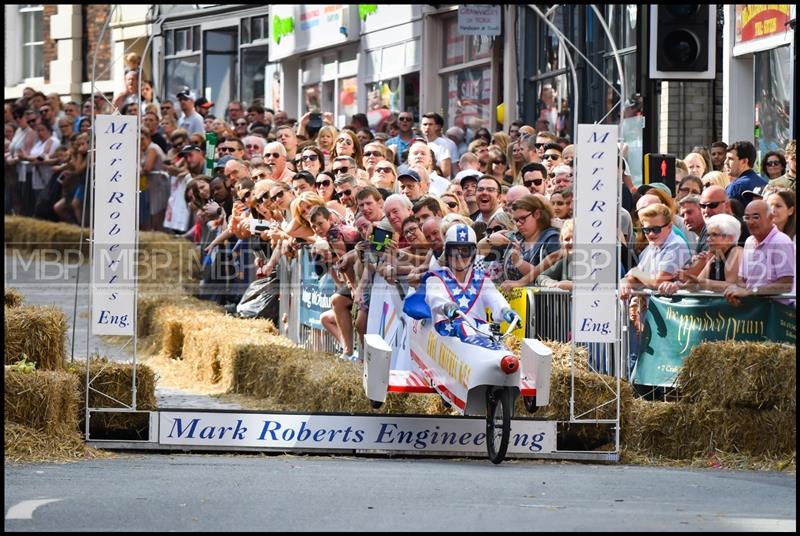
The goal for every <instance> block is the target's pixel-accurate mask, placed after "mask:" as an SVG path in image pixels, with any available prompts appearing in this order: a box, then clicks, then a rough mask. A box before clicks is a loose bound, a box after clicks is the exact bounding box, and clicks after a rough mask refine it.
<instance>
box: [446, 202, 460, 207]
mask: <svg viewBox="0 0 800 536" xmlns="http://www.w3.org/2000/svg"><path fill="white" fill-rule="evenodd" d="M445 204H446V205H447V206H448V207H450V208H458V203H456V202H455V201H447V202H446V203H445Z"/></svg>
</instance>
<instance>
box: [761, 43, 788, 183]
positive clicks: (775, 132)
mask: <svg viewBox="0 0 800 536" xmlns="http://www.w3.org/2000/svg"><path fill="white" fill-rule="evenodd" d="M793 65H794V63H793V62H792V51H791V48H790V47H788V46H783V47H778V48H773V49H772V50H767V51H764V52H757V53H756V54H755V84H756V85H755V98H756V102H755V106H756V109H757V110H758V117H757V119H758V122H759V125H760V127H761V136H760V137H759V138H758V139H757V140H756V148H757V149H758V150H759V151H760V152H761V153H762V154H763V153H766V152H768V151H775V150H783V148H784V147H785V146H786V143H787V142H788V141H789V138H790V136H791V134H790V125H789V110H790V105H789V101H790V99H791V97H792V73H793ZM758 161H759V162H761V158H759V159H758ZM761 171H762V173H763V170H761Z"/></svg>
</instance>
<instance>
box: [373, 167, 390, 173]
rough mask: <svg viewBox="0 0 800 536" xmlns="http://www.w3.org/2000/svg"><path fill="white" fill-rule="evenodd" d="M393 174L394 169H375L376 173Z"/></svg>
mask: <svg viewBox="0 0 800 536" xmlns="http://www.w3.org/2000/svg"><path fill="white" fill-rule="evenodd" d="M391 172H392V168H390V167H376V168H375V173H391Z"/></svg>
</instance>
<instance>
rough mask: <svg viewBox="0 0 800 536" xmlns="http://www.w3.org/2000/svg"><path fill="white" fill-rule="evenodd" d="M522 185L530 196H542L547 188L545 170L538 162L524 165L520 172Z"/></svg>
mask: <svg viewBox="0 0 800 536" xmlns="http://www.w3.org/2000/svg"><path fill="white" fill-rule="evenodd" d="M520 174H521V175H522V184H523V185H524V186H525V187H526V188H527V189H528V190H529V191H530V193H532V194H542V195H544V192H545V189H546V188H547V168H546V167H544V165H543V164H540V163H539V162H531V163H529V164H525V165H524V166H523V167H522V169H521V170H520Z"/></svg>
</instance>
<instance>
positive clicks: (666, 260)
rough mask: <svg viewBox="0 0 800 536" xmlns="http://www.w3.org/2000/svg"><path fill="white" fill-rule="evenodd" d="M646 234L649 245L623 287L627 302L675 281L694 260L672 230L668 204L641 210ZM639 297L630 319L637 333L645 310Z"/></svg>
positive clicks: (624, 280) (621, 291) (634, 303)
mask: <svg viewBox="0 0 800 536" xmlns="http://www.w3.org/2000/svg"><path fill="white" fill-rule="evenodd" d="M639 221H640V222H641V224H642V232H643V233H644V236H645V237H646V238H647V242H648V246H647V247H646V248H645V249H644V251H642V254H641V256H640V257H639V264H638V265H637V266H635V267H633V268H631V269H630V271H628V273H627V274H626V275H625V277H623V278H622V280H621V281H620V284H619V297H620V299H622V300H627V299H628V298H629V297H631V295H632V292H633V290H635V289H651V290H657V289H658V287H659V286H660V285H661V284H662V283H665V282H667V281H674V280H675V279H676V278H677V276H678V271H680V270H681V269H683V268H684V267H685V266H687V264H688V263H689V262H690V261H691V259H692V253H691V251H690V249H689V246H688V244H687V243H686V241H685V240H683V239H682V238H680V237H679V236H678V235H677V234H676V233H674V232H673V230H672V211H671V210H670V208H669V207H668V206H666V205H663V204H660V203H657V204H654V205H649V206H647V207H645V208H643V209H641V210H640V211H639ZM638 298H640V297H639V296H636V297H635V299H633V300H631V304H630V311H629V314H630V319H631V321H633V322H634V325H635V326H636V329H637V331H641V328H642V323H641V319H642V310H643V309H644V308H645V306H646V305H645V302H644V300H642V299H638Z"/></svg>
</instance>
